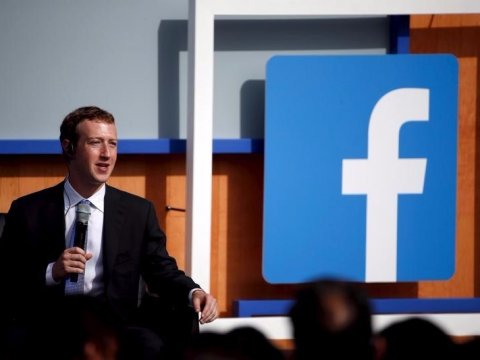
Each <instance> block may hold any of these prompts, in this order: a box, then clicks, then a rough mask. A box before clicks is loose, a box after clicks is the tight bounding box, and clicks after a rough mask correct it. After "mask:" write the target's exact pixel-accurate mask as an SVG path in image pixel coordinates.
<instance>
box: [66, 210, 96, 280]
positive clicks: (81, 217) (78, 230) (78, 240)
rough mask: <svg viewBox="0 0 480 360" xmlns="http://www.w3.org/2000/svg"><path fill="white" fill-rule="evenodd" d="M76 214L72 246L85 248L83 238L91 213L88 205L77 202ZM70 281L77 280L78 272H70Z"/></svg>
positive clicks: (85, 234)
mask: <svg viewBox="0 0 480 360" xmlns="http://www.w3.org/2000/svg"><path fill="white" fill-rule="evenodd" d="M76 214H77V218H76V220H75V239H74V240H73V246H76V247H79V248H81V249H83V250H85V239H86V236H87V229H88V219H89V218H90V214H91V210H90V205H89V204H88V203H87V204H84V203H80V204H78V205H77V210H76ZM70 281H71V282H77V281H78V274H70Z"/></svg>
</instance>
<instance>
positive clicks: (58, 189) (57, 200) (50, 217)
mask: <svg viewBox="0 0 480 360" xmlns="http://www.w3.org/2000/svg"><path fill="white" fill-rule="evenodd" d="M51 189H52V192H53V196H51V197H49V199H50V200H49V202H48V204H47V208H46V209H45V214H46V215H47V216H46V220H45V221H46V222H47V224H46V226H45V228H46V229H50V231H52V234H51V235H52V238H53V239H54V241H53V244H52V246H53V249H52V250H53V251H52V252H51V254H55V259H50V261H51V260H56V256H58V254H61V253H62V251H63V250H64V249H65V215H64V201H63V191H64V182H61V183H60V184H58V185H56V186H54V187H53V188H51ZM58 224H62V226H58Z"/></svg>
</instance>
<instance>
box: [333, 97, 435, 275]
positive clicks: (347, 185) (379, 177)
mask: <svg viewBox="0 0 480 360" xmlns="http://www.w3.org/2000/svg"><path fill="white" fill-rule="evenodd" d="M428 112H429V90H428V89H415V88H404V89H397V90H393V91H390V92H389V93H387V94H385V95H384V96H383V97H382V98H381V99H380V100H379V101H378V102H377V104H376V105H375V108H374V109H373V111H372V115H371V117H370V123H369V127H368V158H367V159H344V160H343V162H342V167H343V169H342V171H343V174H342V194H345V195H363V194H365V195H367V227H366V232H367V233H366V274H365V280H366V281H367V282H382V281H385V282H387V281H390V282H391V281H396V279H397V213H398V204H397V203H398V194H421V193H423V186H424V180H425V171H426V167H427V159H400V158H399V137H400V135H399V134H400V128H401V126H402V125H403V124H405V123H406V122H409V121H428Z"/></svg>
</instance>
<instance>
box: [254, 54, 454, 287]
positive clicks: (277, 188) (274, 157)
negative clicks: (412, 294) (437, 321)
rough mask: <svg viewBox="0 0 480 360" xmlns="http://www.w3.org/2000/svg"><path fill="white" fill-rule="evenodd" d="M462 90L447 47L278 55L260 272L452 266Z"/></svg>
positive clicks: (403, 271) (433, 273) (373, 276)
mask: <svg viewBox="0 0 480 360" xmlns="http://www.w3.org/2000/svg"><path fill="white" fill-rule="evenodd" d="M457 93H458V64H457V61H456V59H455V58H454V57H453V56H451V55H374V56H367V55H365V56H276V57H274V58H272V59H271V60H270V61H269V63H268V65H267V77H266V102H265V106H266V120H265V180H264V184H265V192H264V236H263V275H264V277H265V279H266V280H267V281H268V282H270V283H300V282H305V281H309V280H312V279H313V278H315V277H319V276H337V277H343V278H347V279H350V280H352V281H362V282H399V281H420V280H445V279H448V278H450V277H451V276H452V275H453V274H454V271H455V215H456V211H455V210H456V171H457V96H458V94H457Z"/></svg>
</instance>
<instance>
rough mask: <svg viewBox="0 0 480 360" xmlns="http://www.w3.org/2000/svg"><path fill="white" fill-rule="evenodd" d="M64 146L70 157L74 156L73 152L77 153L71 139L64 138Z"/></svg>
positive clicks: (64, 150)
mask: <svg viewBox="0 0 480 360" xmlns="http://www.w3.org/2000/svg"><path fill="white" fill-rule="evenodd" d="M62 148H63V152H64V153H65V154H66V155H67V156H68V157H72V156H73V154H74V153H75V148H74V146H73V143H72V142H71V141H70V140H69V139H64V140H63V141H62Z"/></svg>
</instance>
